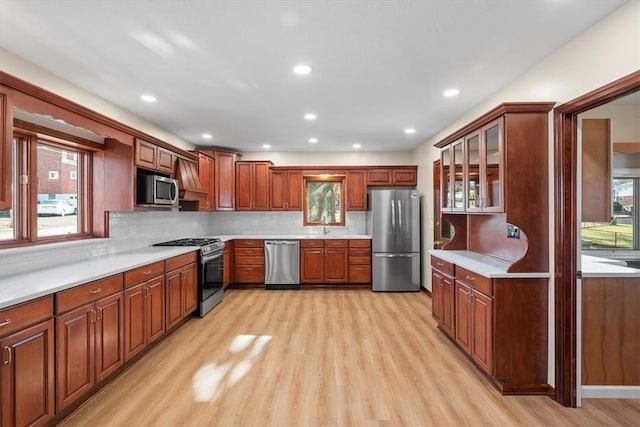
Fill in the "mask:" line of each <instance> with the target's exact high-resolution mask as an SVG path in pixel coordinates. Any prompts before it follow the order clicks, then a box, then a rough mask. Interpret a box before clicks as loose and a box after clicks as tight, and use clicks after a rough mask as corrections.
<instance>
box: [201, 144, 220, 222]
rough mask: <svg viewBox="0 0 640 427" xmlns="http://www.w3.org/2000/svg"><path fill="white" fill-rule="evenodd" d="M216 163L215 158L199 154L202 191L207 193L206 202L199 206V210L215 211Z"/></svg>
mask: <svg viewBox="0 0 640 427" xmlns="http://www.w3.org/2000/svg"><path fill="white" fill-rule="evenodd" d="M215 167H216V162H215V160H214V159H213V157H210V156H209V155H207V154H204V153H202V152H198V175H199V176H200V183H201V184H202V189H203V190H204V191H206V192H207V196H206V198H205V199H204V201H202V202H200V204H199V205H198V210H201V211H213V210H215V182H216V179H215V173H216V169H215Z"/></svg>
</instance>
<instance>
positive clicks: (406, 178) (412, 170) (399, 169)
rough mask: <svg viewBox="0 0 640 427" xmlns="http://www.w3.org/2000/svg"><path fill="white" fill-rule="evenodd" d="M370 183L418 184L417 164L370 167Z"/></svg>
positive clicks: (411, 185) (368, 177) (368, 179)
mask: <svg viewBox="0 0 640 427" xmlns="http://www.w3.org/2000/svg"><path fill="white" fill-rule="evenodd" d="M367 184H368V185H373V186H376V185H387V186H388V185H392V186H410V187H414V186H416V185H417V184H418V167H417V166H392V167H380V168H376V167H373V168H370V169H369V171H368V175H367Z"/></svg>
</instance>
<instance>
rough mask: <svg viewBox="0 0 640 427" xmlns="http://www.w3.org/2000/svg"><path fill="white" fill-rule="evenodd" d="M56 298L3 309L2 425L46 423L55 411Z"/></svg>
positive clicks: (0, 328)
mask: <svg viewBox="0 0 640 427" xmlns="http://www.w3.org/2000/svg"><path fill="white" fill-rule="evenodd" d="M52 317H53V297H52V296H47V297H44V298H40V299H38V300H35V301H30V302H26V303H23V304H20V305H17V306H13V307H9V308H6V309H3V310H0V349H1V351H2V355H1V356H0V361H1V362H0V426H2V427H10V426H11V427H13V426H19V427H22V426H31V425H36V426H38V425H44V424H46V423H47V422H48V421H49V420H51V418H53V416H54V414H55V400H54V399H55V392H54V386H55V382H54V353H55V352H54V321H53V319H52Z"/></svg>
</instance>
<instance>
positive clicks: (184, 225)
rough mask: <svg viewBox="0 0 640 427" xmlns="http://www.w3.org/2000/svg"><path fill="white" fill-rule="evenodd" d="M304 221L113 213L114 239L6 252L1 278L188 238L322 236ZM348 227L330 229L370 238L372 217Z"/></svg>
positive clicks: (266, 215) (350, 219)
mask: <svg viewBox="0 0 640 427" xmlns="http://www.w3.org/2000/svg"><path fill="white" fill-rule="evenodd" d="M302 221H303V219H302V212H272V211H271V212H238V211H232V212H164V211H163V212H160V211H148V212H111V213H110V214H109V230H110V238H109V239H89V240H81V241H73V242H64V243H53V244H48V245H40V246H29V247H24V248H13V249H3V250H0V278H1V277H3V276H10V275H13V274H18V273H20V272H24V271H28V270H34V269H43V268H48V267H53V266H56V265H60V264H69V263H73V262H79V261H82V260H85V259H89V258H93V257H96V256H104V255H108V254H112V253H116V252H124V251H129V250H135V249H137V248H141V247H145V246H149V245H151V244H153V243H157V242H162V241H166V240H173V239H178V238H182V237H198V236H216V235H248V234H271V235H278V234H289V235H308V234H318V235H321V234H322V227H305V226H303V225H302ZM345 222H346V225H345V226H344V227H329V229H330V230H331V233H333V234H365V230H366V212H347V215H346V221H345Z"/></svg>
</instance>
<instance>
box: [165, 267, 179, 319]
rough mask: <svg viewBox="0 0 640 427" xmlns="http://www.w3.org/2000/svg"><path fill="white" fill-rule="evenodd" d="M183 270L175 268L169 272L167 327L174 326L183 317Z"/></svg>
mask: <svg viewBox="0 0 640 427" xmlns="http://www.w3.org/2000/svg"><path fill="white" fill-rule="evenodd" d="M181 277H182V271H181V270H175V271H172V272H170V273H168V274H167V281H166V284H165V285H166V292H167V297H166V306H167V314H166V321H167V329H169V328H171V327H173V325H175V324H176V323H178V322H179V321H180V319H182V300H181V299H182V289H181V287H182V279H181Z"/></svg>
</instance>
